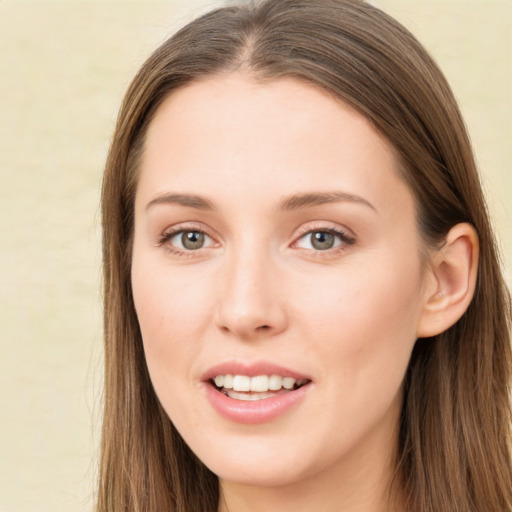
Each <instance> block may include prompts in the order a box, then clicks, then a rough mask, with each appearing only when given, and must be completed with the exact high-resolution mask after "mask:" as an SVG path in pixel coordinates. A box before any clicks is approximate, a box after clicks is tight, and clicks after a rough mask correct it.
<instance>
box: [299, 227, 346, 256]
mask: <svg viewBox="0 0 512 512" xmlns="http://www.w3.org/2000/svg"><path fill="white" fill-rule="evenodd" d="M353 243H354V239H353V238H351V237H349V236H347V235H346V234H345V233H343V232H341V231H337V230H334V229H315V230H311V231H308V232H307V233H305V234H304V235H302V236H301V237H300V238H299V239H298V240H297V242H296V243H295V245H296V246H297V247H299V248H301V249H309V250H314V251H328V250H329V249H335V248H336V247H339V246H341V245H343V244H345V245H351V244H353Z"/></svg>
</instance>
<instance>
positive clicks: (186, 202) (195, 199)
mask: <svg viewBox="0 0 512 512" xmlns="http://www.w3.org/2000/svg"><path fill="white" fill-rule="evenodd" d="M158 204H177V205H180V206H188V207H189V208H195V209H196V210H208V211H213V210H214V209H215V208H214V206H213V204H212V203H211V201H209V200H208V199H206V198H205V197H202V196H198V195H196V194H171V193H170V194H162V195H159V196H157V197H155V198H154V199H152V200H151V201H150V202H149V203H148V204H147V205H146V211H147V210H149V209H150V208H151V207H152V206H156V205H158Z"/></svg>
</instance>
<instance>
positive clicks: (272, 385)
mask: <svg viewBox="0 0 512 512" xmlns="http://www.w3.org/2000/svg"><path fill="white" fill-rule="evenodd" d="M282 387H283V377H281V376H280V375H271V376H270V378H269V379H268V389H271V390H272V391H277V390H278V389H281V388H282Z"/></svg>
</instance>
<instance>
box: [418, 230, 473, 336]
mask: <svg viewBox="0 0 512 512" xmlns="http://www.w3.org/2000/svg"><path fill="white" fill-rule="evenodd" d="M478 254H479V245H478V235H477V233H476V231H475V228H474V227H473V226H471V225H470V224H466V223H462V224H457V225H455V226H454V227H453V228H452V229H450V231H449V232H448V234H447V235H446V237H445V243H444V245H443V246H442V247H441V248H440V249H439V250H438V251H436V252H435V253H434V254H433V255H432V258H431V263H430V268H429V269H427V271H426V274H427V275H425V296H424V303H423V309H422V312H421V316H420V319H419V322H418V328H417V333H416V334H417V337H418V338H427V337H430V336H435V335H437V334H440V333H442V332H444V331H446V330H447V329H448V328H450V327H451V326H452V325H453V324H455V323H456V322H457V320H459V318H460V317H461V316H462V315H463V314H464V312H465V311H466V309H467V308H468V306H469V304H470V302H471V299H472V298H473V294H474V292H475V286H476V276H477V269H478Z"/></svg>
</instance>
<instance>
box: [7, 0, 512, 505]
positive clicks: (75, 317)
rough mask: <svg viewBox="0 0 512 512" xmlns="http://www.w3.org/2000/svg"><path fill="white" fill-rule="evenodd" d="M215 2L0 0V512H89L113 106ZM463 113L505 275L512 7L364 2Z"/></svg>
mask: <svg viewBox="0 0 512 512" xmlns="http://www.w3.org/2000/svg"><path fill="white" fill-rule="evenodd" d="M220 3H221V2H220V1H219V2H215V1H210V2H206V1H201V0H194V1H191V0H189V1H184V0H182V1H178V0H175V1H170V0H169V1H166V2H157V1H142V0H139V1H131V2H127V1H110V2H107V1H103V2H100V1H88V2H87V1H72V0H67V1H24V0H0V404H1V407H0V475H1V478H0V512H64V511H75V512H82V511H83V512H85V511H89V510H91V506H92V496H93V487H94V486H93V481H94V475H95V471H96V463H95V457H96V455H97V444H98V433H99V426H100V425H99V421H98V417H99V411H100V397H101V373H102V368H101V318H100V316H101V311H100V292H99V286H100V280H99V275H100V270H99V266H100V245H99V215H98V197H99V187H100V179H101V172H102V165H103V161H104V158H105V153H106V150H107V146H108V140H109V137H110V135H111V132H112V129H113V126H114V119H115V116H116V112H117V108H118V105H119V102H120V99H121V96H122V94H123V92H124V90H125V88H126V86H127V84H128V82H129V80H130V78H131V77H132V75H133V74H134V73H135V71H136V70H137V68H138V66H139V65H140V64H141V63H142V61H143V60H144V58H145V57H146V56H147V55H148V54H149V52H150V51H151V50H152V49H153V48H154V47H155V46H156V45H157V44H158V43H160V42H161V41H163V39H164V38H165V37H166V36H167V35H168V34H169V33H171V32H172V31H173V30H174V29H175V28H176V27H178V26H181V25H182V24H184V23H185V22H186V21H188V20H190V19H191V18H192V17H193V16H194V15H196V14H198V13H200V12H202V10H204V6H212V5H219V4H220ZM374 3H375V4H377V5H379V6H381V7H382V8H384V9H385V10H387V11H388V12H390V13H391V14H394V15H395V16H396V17H398V18H399V19H400V20H401V21H402V22H404V23H405V24H406V25H407V26H408V27H409V28H410V29H411V30H412V31H413V32H414V33H415V34H416V35H417V36H418V37H419V38H420V40H422V41H423V42H424V43H425V45H426V46H427V47H428V48H429V49H430V50H431V52H432V53H433V54H434V56H435V57H436V58H437V59H438V61H439V62H440V64H441V66H442V67H443V69H444V70H445V71H446V73H447V75H448V78H449V80H450V81H451V82H452V85H453V87H454V89H455V92H456V94H457V96H458V98H459V100H460V102H461V106H462V109H463V112H464V113H465V115H466V119H467V123H468V125H469V128H470V132H471V134H472V137H473V140H474V145H475V149H476V153H477V156H478V160H479V163H480V166H481V169H482V173H483V180H484V183H485V187H486V190H487V192H488V197H489V201H490V204H491V211H492V214H493V217H494V218H495V221H496V224H497V226H498V229H499V234H500V239H501V241H502V245H503V247H504V252H505V254H506V266H507V273H508V279H509V282H510V269H511V265H512V233H511V229H510V223H511V218H512V207H511V202H512V164H511V162H512V1H511V0H506V1H498V0H488V1H486V0H474V1H470V0H452V1H449V0H444V1H442V0H421V1H420V0H401V1H400V0H377V1H375V2H374Z"/></svg>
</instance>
